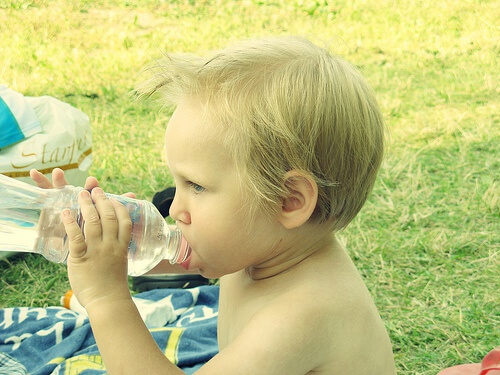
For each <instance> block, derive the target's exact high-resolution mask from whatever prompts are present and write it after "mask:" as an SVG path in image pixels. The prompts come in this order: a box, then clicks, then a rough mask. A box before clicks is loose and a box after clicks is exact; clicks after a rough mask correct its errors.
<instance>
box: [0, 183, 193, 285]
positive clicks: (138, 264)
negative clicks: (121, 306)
mask: <svg viewBox="0 0 500 375" xmlns="http://www.w3.org/2000/svg"><path fill="white" fill-rule="evenodd" d="M82 190H83V188H80V187H74V186H71V185H67V186H65V187H63V188H57V189H41V188H38V187H36V186H32V185H29V184H27V183H24V182H21V181H19V180H15V179H13V178H9V177H6V176H3V175H1V174H0V251H9V252H10V251H13V252H32V253H39V254H42V255H43V256H44V257H45V258H47V259H48V260H50V261H53V262H64V261H65V260H66V258H67V257H68V250H69V249H68V245H69V243H68V239H67V236H66V231H65V229H64V226H63V224H62V220H61V211H62V210H63V209H65V208H68V209H69V210H70V211H71V213H72V215H73V217H75V219H76V220H77V221H78V223H79V224H80V226H82V224H83V223H82V217H81V213H80V207H79V205H78V193H79V192H80V191H82ZM106 195H107V196H108V197H111V198H114V199H116V200H118V201H119V202H120V203H122V204H123V205H124V206H125V207H126V208H127V209H128V211H129V213H130V218H131V220H132V239H131V241H130V244H129V249H128V251H129V252H128V273H129V275H131V276H139V275H142V274H144V273H146V272H147V271H149V270H150V269H152V268H153V267H154V266H156V265H157V264H158V263H159V262H160V261H161V260H163V259H167V260H169V261H170V263H172V264H174V263H183V262H184V261H186V260H187V259H188V257H189V256H190V253H191V248H190V247H189V245H188V244H187V242H186V240H185V239H184V237H183V236H182V234H181V232H180V230H179V229H178V228H177V227H170V226H169V225H168V224H167V223H166V221H165V219H164V218H163V217H162V215H161V214H160V213H159V212H158V210H157V209H156V207H155V206H154V205H153V204H152V203H150V202H148V201H144V200H137V199H132V198H127V197H123V196H118V195H113V194H106Z"/></svg>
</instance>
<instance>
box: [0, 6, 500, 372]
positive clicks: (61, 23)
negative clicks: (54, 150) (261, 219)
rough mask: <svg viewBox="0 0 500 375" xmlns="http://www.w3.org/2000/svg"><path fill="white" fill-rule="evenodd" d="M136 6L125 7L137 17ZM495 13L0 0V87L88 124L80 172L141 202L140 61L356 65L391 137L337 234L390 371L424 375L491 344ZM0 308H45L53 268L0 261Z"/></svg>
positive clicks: (156, 162)
mask: <svg viewBox="0 0 500 375" xmlns="http://www.w3.org/2000/svg"><path fill="white" fill-rule="evenodd" d="M136 3H137V4H136ZM499 19H500V4H499V3H498V2H497V1H486V0H483V1H480V0H467V1H466V0H464V1H455V0H437V1H432V2H431V1H425V0H411V1H403V0H391V1H389V0H378V1H374V0H366V1H347V0H338V1H336V2H333V1H326V0H322V1H320V0H317V1H307V0H293V1H285V0H275V1H264V0H262V1H257V0H252V1H251V0H241V1H237V2H236V1H234V2H229V1H221V0H218V1H217V0H213V1H209V0H201V1H187V0H186V1H182V0H177V1H175V0H172V1H169V2H165V1H152V0H144V1H140V2H127V1H124V0H100V1H74V2H70V1H62V0H53V1H43V0H38V1H37V0H33V1H28V0H26V1H22V0H19V1H6V0H0V50H1V51H2V61H1V63H0V79H1V80H2V81H3V82H5V83H6V84H7V85H8V86H10V87H11V88H13V89H15V90H17V91H20V92H22V93H24V94H25V95H31V96H39V95H52V96H55V97H57V98H59V99H61V100H63V101H66V102H68V103H70V104H72V105H74V106H75V107H78V108H80V109H81V110H83V111H84V112H86V113H87V114H88V115H89V116H90V118H91V120H92V127H93V137H94V146H93V148H94V163H93V165H92V168H91V173H92V174H93V175H95V176H96V177H97V178H98V179H99V180H100V181H101V183H102V185H103V187H104V188H105V189H106V190H107V191H109V192H115V193H121V192H125V191H134V192H136V193H137V195H138V196H140V197H142V198H145V199H150V198H151V197H152V195H153V193H154V192H155V191H157V190H159V189H161V188H163V187H165V186H166V185H168V184H170V182H171V180H170V177H169V175H168V171H167V170H166V169H165V167H164V165H163V154H162V142H163V132H164V124H165V122H166V120H167V118H168V115H169V114H168V113H161V112H159V111H158V109H157V108H156V107H154V106H152V105H151V104H150V103H145V102H135V101H132V100H130V97H129V96H128V93H129V92H130V90H131V89H132V88H133V87H134V85H135V84H136V83H137V82H138V81H139V79H140V77H139V76H138V72H139V70H140V68H141V67H142V66H143V64H144V63H146V62H148V61H149V60H151V59H152V58H154V57H156V56H158V55H159V54H160V53H162V52H163V51H188V52H201V53H203V52H204V51H206V50H210V49H213V48H218V47H222V46H224V45H226V44H227V43H229V42H231V41H233V40H236V39H240V38H247V37H255V36H261V35H270V34H272V35H276V34H301V35H305V36H309V37H311V38H312V39H314V40H317V41H326V42H328V43H329V44H331V46H332V48H333V49H334V50H336V51H338V53H339V54H341V55H344V56H345V57H346V58H347V59H349V60H351V61H353V62H354V63H355V64H357V65H358V66H359V67H360V69H361V70H362V71H363V73H364V74H365V75H366V76H367V78H368V79H369V81H370V82H371V83H372V85H373V86H374V88H375V90H376V91H377V93H378V94H379V98H380V103H381V106H382V108H383V111H384V114H385V117H386V121H387V126H388V130H389V134H390V146H389V148H388V151H387V156H386V160H385V164H384V166H383V168H382V170H381V172H380V176H379V180H378V183H377V185H376V188H375V190H374V193H373V195H372V197H371V198H370V200H369V202H368V203H367V204H366V206H365V207H364V209H363V210H362V212H361V214H360V215H359V216H358V217H357V218H356V219H355V221H354V222H353V223H352V225H351V226H350V227H349V228H348V229H347V230H346V231H344V232H343V233H342V239H343V241H344V242H345V243H346V244H347V246H348V248H349V250H350V252H351V255H352V257H353V259H354V260H355V262H356V264H357V266H358V268H359V270H360V272H361V273H362V275H363V277H364V278H365V280H366V283H367V285H368V286H369V288H370V290H371V291H372V293H373V296H374V298H375V301H376V303H377V305H378V306H379V309H380V313H381V315H382V317H383V318H384V321H385V322H386V324H387V328H388V330H389V333H390V336H391V339H392V342H393V345H394V352H395V356H396V361H397V365H398V370H399V373H400V374H416V375H434V374H436V373H437V372H438V371H439V370H440V369H441V368H444V367H447V366H451V365H454V364H459V363H466V362H478V361H480V360H481V358H482V357H483V356H484V354H485V353H486V352H487V351H489V350H490V349H491V348H493V347H495V346H498V345H500V295H499V292H498V291H499V290H500V273H499V269H500V254H499V252H500V245H499V244H500V225H499V224H500V220H499V219H500V181H499V172H498V171H499V170H500V157H499V146H498V145H499V144H500V131H499V130H500V126H499V125H500V124H499V113H500V107H499V103H500V100H499V94H500V85H499V80H498V72H499V71H500V66H499V65H500V63H499V61H500V59H499V55H500V47H499V46H500V28H499V24H498V20H499ZM0 270H1V276H0V306H49V305H54V304H58V300H59V297H60V296H61V295H62V294H63V293H64V292H65V291H66V290H67V289H68V287H69V284H68V282H67V278H66V275H65V270H64V267H63V266H61V265H57V264H51V263H49V262H47V261H45V260H43V259H41V258H40V257H38V256H36V255H28V256H24V257H17V258H10V259H8V260H2V261H0Z"/></svg>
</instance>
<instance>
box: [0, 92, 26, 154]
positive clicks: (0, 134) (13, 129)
mask: <svg viewBox="0 0 500 375" xmlns="http://www.w3.org/2000/svg"><path fill="white" fill-rule="evenodd" d="M23 139H24V134H23V132H22V131H21V128H20V127H19V124H18V123H17V120H16V118H15V117H14V115H13V113H12V111H11V110H10V108H9V106H8V105H7V103H5V102H4V100H3V99H2V98H1V97H0V148H4V147H6V146H9V145H11V144H13V143H16V142H19V141H22V140H23Z"/></svg>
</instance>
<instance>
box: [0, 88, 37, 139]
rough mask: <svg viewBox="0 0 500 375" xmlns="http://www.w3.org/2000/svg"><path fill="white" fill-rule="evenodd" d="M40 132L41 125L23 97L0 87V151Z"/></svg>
mask: <svg viewBox="0 0 500 375" xmlns="http://www.w3.org/2000/svg"><path fill="white" fill-rule="evenodd" d="M41 131H42V125H41V124H40V121H39V120H38V117H37V115H36V113H35V111H34V110H33V108H32V107H31V106H30V105H29V104H28V102H27V101H26V99H25V98H24V96H23V95H22V94H20V93H18V92H16V91H14V90H11V89H9V88H8V87H6V86H4V85H0V149H2V148H5V147H7V146H10V145H12V144H14V143H17V142H19V141H22V140H23V139H25V138H28V137H31V136H32V135H34V134H36V133H40V132H41Z"/></svg>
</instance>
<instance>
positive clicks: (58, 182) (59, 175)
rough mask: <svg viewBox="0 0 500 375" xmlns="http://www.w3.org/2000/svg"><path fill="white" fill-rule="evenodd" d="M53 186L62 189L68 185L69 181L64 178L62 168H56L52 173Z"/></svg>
mask: <svg viewBox="0 0 500 375" xmlns="http://www.w3.org/2000/svg"><path fill="white" fill-rule="evenodd" d="M52 185H54V187H55V188H61V187H64V186H66V185H68V181H67V180H66V177H65V176H64V171H63V170H62V169H61V168H54V170H53V171H52Z"/></svg>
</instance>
